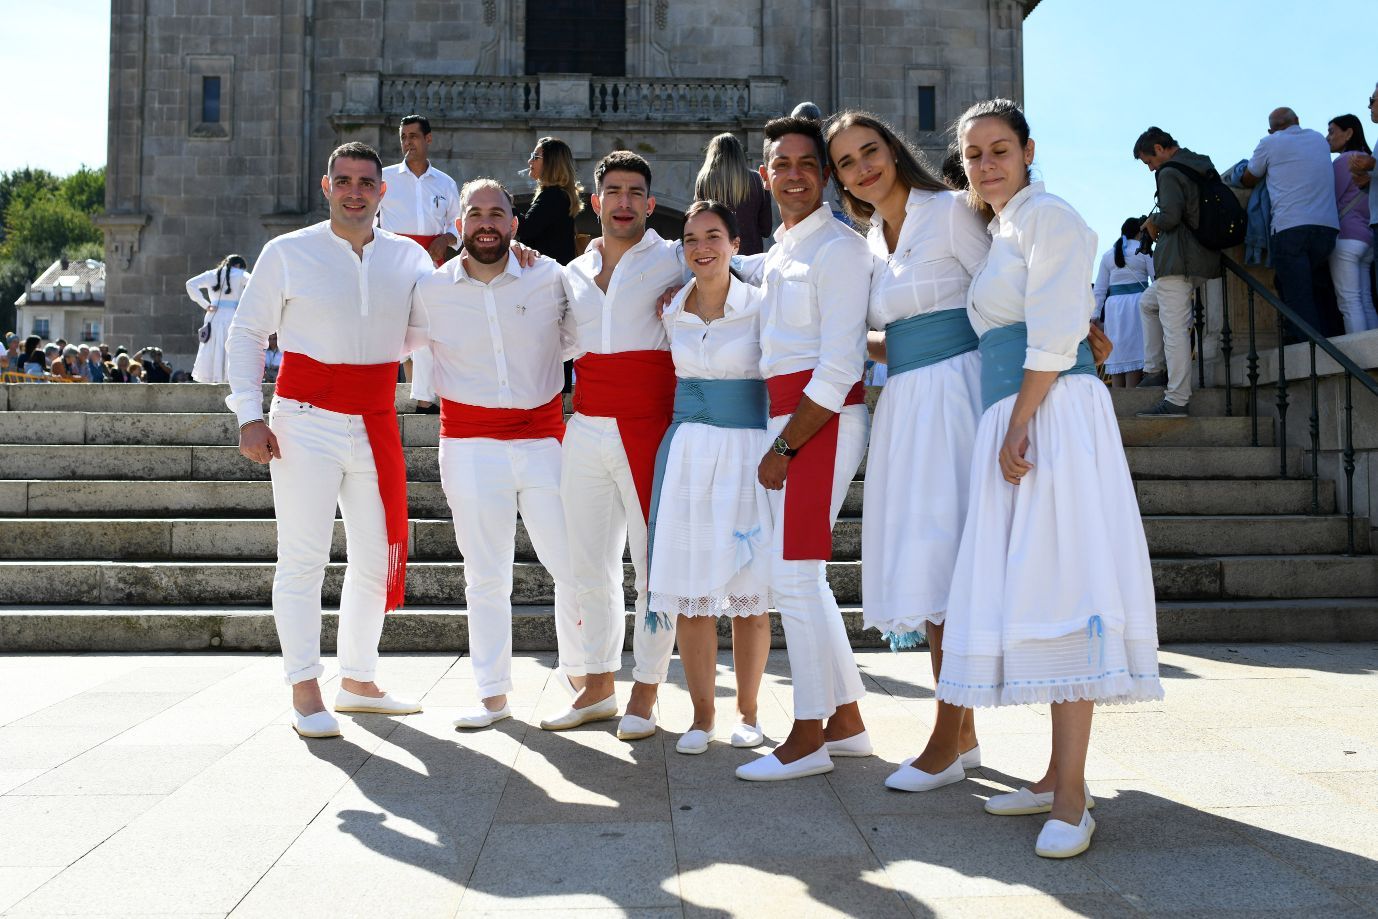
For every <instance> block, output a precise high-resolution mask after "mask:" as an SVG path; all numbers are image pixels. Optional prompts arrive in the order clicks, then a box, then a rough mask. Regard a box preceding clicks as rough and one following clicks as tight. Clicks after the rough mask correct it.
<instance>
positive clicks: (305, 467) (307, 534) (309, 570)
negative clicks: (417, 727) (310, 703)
mask: <svg viewBox="0 0 1378 919" xmlns="http://www.w3.org/2000/svg"><path fill="white" fill-rule="evenodd" d="M269 425H270V426H271V427H272V429H273V433H274V434H275V435H277V439H278V446H279V448H280V449H281V450H282V459H275V460H273V461H272V463H271V464H270V465H269V467H268V472H269V474H270V476H271V477H272V480H273V509H274V512H275V514H276V516H277V536H278V563H277V570H276V571H275V572H274V574H273V617H274V619H275V620H276V622H277V630H278V641H279V643H281V645H282V662H283V666H284V668H285V669H286V671H287V681H288V682H289V683H301V682H303V681H305V680H314V679H316V678H317V677H319V676H321V674H322V673H323V672H324V668H322V667H321V585H322V583H323V582H324V579H325V566H326V563H327V562H329V561H330V542H331V538H332V536H333V535H334V530H335V507H336V505H337V504H338V506H339V509H340V516H342V517H343V518H344V526H345V542H346V553H347V558H348V562H349V564H348V566H347V567H346V568H345V579H344V588H343V590H342V592H341V594H340V628H339V637H338V639H337V642H336V647H337V652H336V653H337V655H338V657H339V662H340V676H343V677H349V678H350V679H353V680H359V681H360V682H363V683H368V682H371V681H372V680H373V678H374V675H375V673H376V671H377V669H378V638H379V636H380V635H382V633H383V607H384V605H385V604H386V602H387V573H388V535H387V524H386V521H385V519H384V516H383V501H382V498H380V497H379V496H378V473H377V471H376V469H375V468H374V465H373V452H372V450H371V449H370V448H369V443H368V434H367V433H365V432H364V419H363V418H362V417H360V416H358V415H341V414H340V413H338V412H329V411H326V410H325V409H323V408H317V407H315V406H313V405H307V404H306V403H304V402H297V401H295V400H292V399H280V398H274V399H273V405H272V411H271V413H270V415H269Z"/></svg>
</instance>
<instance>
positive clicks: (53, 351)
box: [43, 338, 62, 368]
mask: <svg viewBox="0 0 1378 919" xmlns="http://www.w3.org/2000/svg"><path fill="white" fill-rule="evenodd" d="M61 341H62V339H60V338H59V339H58V340H57V341H50V342H48V343H47V344H46V345H44V346H43V357H44V358H45V361H44V364H43V366H44V368H51V367H52V366H53V361H56V360H61V359H62V345H61V344H59V342H61Z"/></svg>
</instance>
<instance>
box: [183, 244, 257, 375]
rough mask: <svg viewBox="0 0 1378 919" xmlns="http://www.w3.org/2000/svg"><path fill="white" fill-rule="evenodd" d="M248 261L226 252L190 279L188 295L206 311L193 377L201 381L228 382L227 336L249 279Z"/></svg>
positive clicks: (192, 370)
mask: <svg viewBox="0 0 1378 919" xmlns="http://www.w3.org/2000/svg"><path fill="white" fill-rule="evenodd" d="M251 277H252V275H251V274H249V263H248V262H246V261H244V256H242V255H227V256H225V258H224V259H223V260H222V261H221V262H220V264H219V265H216V266H215V267H214V268H212V269H211V270H209V271H203V272H201V273H200V274H198V275H197V276H196V277H194V278H189V279H188V280H187V296H188V297H190V298H191V302H192V303H195V304H196V305H197V306H199V307H201V309H203V310H205V311H206V315H205V320H204V322H202V324H201V331H200V336H199V337H200V339H201V344H200V346H199V347H197V349H196V363H195V364H193V365H192V368H191V378H192V379H193V380H195V381H196V382H198V383H225V382H227V381H228V380H229V374H228V373H227V372H226V370H225V338H226V337H227V336H228V335H229V332H230V323H231V322H233V321H234V309H235V307H236V306H238V305H239V297H240V295H241V293H242V292H243V290H244V286H245V285H246V284H248V283H249V278H251Z"/></svg>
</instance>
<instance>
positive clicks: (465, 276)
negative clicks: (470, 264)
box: [450, 249, 524, 287]
mask: <svg viewBox="0 0 1378 919" xmlns="http://www.w3.org/2000/svg"><path fill="white" fill-rule="evenodd" d="M450 261H452V262H454V265H455V267H454V271H453V274H452V275H451V278H450V280H451V281H452V282H454V283H455V284H458V283H459V282H460V281H465V282H467V283H470V284H477V285H479V286H480V287H483V286H492V285H494V284H497V282H498V281H499V280H501V279H502V278H503V277H504V276H506V277H510V278H512V279H514V280H515V279H517V278H520V277H521V276H522V271H523V270H524V269H523V268H522V263H521V262H519V261H517V254H516V253H515V252H513V251H512V250H511V249H508V250H507V264H506V265H504V266H503V269H502V274H500V275H498V276H497V277H496V278H493V280H492V281H490V282H488V284H487V285H485V284H484V282H483V281H480V280H478V279H477V278H475V277H474V276H473V275H471V274H469V269H468V268H466V267H465V260H464V253H463V252H461V253H460V254H459V255H456V256H455V257H454V258H452V259H451V260H450Z"/></svg>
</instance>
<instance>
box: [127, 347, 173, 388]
mask: <svg viewBox="0 0 1378 919" xmlns="http://www.w3.org/2000/svg"><path fill="white" fill-rule="evenodd" d="M134 360H135V361H136V362H139V361H141V362H142V363H143V381H144V382H145V383H171V382H172V365H170V364H167V363H165V362H164V361H163V349H162V348H154V347H148V348H141V349H140V350H139V351H137V352H135V354H134Z"/></svg>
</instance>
